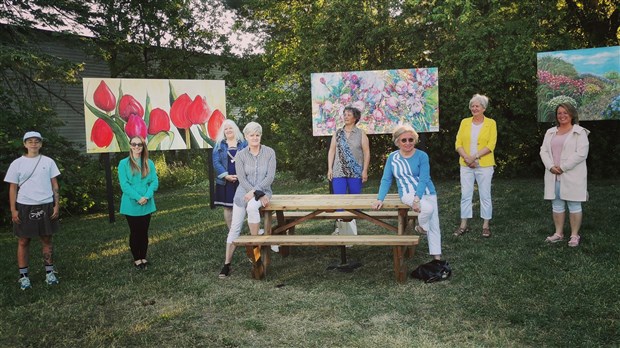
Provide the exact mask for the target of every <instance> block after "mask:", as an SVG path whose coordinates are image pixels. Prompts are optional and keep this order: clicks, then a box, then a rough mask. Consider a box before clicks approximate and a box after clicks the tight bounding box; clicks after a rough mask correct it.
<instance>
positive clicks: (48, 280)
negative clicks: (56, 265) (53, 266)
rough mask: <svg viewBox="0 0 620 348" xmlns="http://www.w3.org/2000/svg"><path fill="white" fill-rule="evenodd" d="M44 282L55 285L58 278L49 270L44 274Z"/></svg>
mask: <svg viewBox="0 0 620 348" xmlns="http://www.w3.org/2000/svg"><path fill="white" fill-rule="evenodd" d="M45 282H46V283H47V285H56V284H58V278H57V277H56V275H55V274H54V272H49V273H47V274H45Z"/></svg>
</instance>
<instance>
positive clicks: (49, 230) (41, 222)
mask: <svg viewBox="0 0 620 348" xmlns="http://www.w3.org/2000/svg"><path fill="white" fill-rule="evenodd" d="M15 204H16V208H17V211H18V213H19V220H20V221H21V223H19V224H16V223H13V233H15V236H16V237H19V238H34V237H41V236H51V235H52V234H54V233H56V232H58V229H59V228H60V223H59V222H58V218H56V219H54V220H52V219H51V218H50V217H51V216H52V214H53V213H54V203H46V204H39V205H25V204H19V203H15Z"/></svg>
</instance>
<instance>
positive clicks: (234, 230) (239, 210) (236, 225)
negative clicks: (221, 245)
mask: <svg viewBox="0 0 620 348" xmlns="http://www.w3.org/2000/svg"><path fill="white" fill-rule="evenodd" d="M262 206H263V204H262V203H261V201H257V200H255V199H254V198H252V199H250V200H249V201H248V202H247V203H246V206H245V207H240V206H238V205H236V204H233V211H232V221H231V223H230V231H228V237H227V238H226V243H228V244H230V243H232V242H233V241H234V240H235V239H237V238H238V237H239V235H241V229H242V228H243V220H245V213H246V212H247V213H248V224H259V223H260V212H259V209H260V208H262Z"/></svg>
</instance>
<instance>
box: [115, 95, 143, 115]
mask: <svg viewBox="0 0 620 348" xmlns="http://www.w3.org/2000/svg"><path fill="white" fill-rule="evenodd" d="M118 112H119V113H120V114H121V118H122V119H123V120H125V121H128V120H129V116H131V115H134V116H138V117H140V118H142V116H144V109H143V108H142V105H140V103H139V102H138V101H137V100H136V98H134V97H132V96H131V95H129V94H125V95H124V96H122V97H121V100H120V101H119V103H118Z"/></svg>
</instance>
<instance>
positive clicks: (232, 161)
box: [226, 147, 237, 163]
mask: <svg viewBox="0 0 620 348" xmlns="http://www.w3.org/2000/svg"><path fill="white" fill-rule="evenodd" d="M232 149H235V150H236V149H237V148H236V147H229V148H228V150H226V153H227V154H228V157H230V163H235V157H234V156H233V155H231V154H230V150H232Z"/></svg>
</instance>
